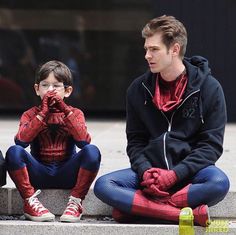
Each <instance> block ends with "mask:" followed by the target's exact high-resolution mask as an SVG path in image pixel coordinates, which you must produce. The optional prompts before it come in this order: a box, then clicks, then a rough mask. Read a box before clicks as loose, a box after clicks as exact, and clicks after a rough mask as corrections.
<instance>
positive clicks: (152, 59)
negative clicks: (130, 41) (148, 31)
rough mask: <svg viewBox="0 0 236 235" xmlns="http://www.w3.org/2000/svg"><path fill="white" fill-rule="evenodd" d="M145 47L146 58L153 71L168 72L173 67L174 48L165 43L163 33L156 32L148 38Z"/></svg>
mask: <svg viewBox="0 0 236 235" xmlns="http://www.w3.org/2000/svg"><path fill="white" fill-rule="evenodd" d="M144 49H145V50H146V54H145V59H146V60H147V62H148V65H149V68H150V70H151V72H152V73H161V72H166V71H168V70H169V69H171V64H172V60H173V57H172V48H170V49H169V50H168V49H167V47H166V46H165V45H164V43H163V42H162V36H161V33H155V34H154V35H153V36H151V37H148V38H146V39H145V43H144Z"/></svg>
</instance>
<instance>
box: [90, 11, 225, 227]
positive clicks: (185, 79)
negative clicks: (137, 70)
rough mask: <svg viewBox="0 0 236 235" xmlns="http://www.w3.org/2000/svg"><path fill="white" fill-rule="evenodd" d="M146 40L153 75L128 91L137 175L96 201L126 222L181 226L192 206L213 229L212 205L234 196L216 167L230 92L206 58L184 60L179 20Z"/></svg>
mask: <svg viewBox="0 0 236 235" xmlns="http://www.w3.org/2000/svg"><path fill="white" fill-rule="evenodd" d="M142 36H143V37H144V39H145V43H144V49H145V51H146V54H145V59H146V60H147V62H148V65H149V68H150V70H149V71H147V72H146V73H145V74H143V75H142V76H140V77H138V78H137V79H136V80H134V82H133V83H132V84H131V85H130V87H129V88H128V91H127V123H126V134H127V140H128V145H127V153H128V156H129V159H130V163H131V169H125V170H120V171H116V172H113V173H110V174H107V175H105V176H102V177H101V178H99V179H98V181H97V182H96V185H95V189H94V190H95V194H96V196H97V197H98V198H100V199H101V200H102V201H104V202H105V203H107V204H109V205H111V206H112V207H114V210H113V218H114V219H115V220H116V221H119V222H122V221H124V222H127V220H130V219H134V217H133V216H130V215H136V216H142V217H143V216H144V217H150V218H152V219H157V220H158V219H164V220H170V221H178V218H179V213H180V210H181V208H183V207H186V206H189V207H191V208H193V213H194V221H195V223H196V224H198V225H201V226H207V224H208V223H209V221H210V218H209V213H208V206H212V205H215V204H217V203H218V202H219V201H221V200H222V199H223V198H224V197H225V195H226V194H227V192H228V189H229V180H228V178H227V176H226V175H225V174H224V173H223V172H222V171H221V170H220V169H218V168H217V167H216V166H215V162H216V161H217V160H218V158H219V157H220V156H221V154H222V149H223V148H222V144H223V136H224V129H225V124H226V107H225V100H224V95H223V91H222V88H221V86H220V84H219V82H218V81H217V80H216V79H215V78H214V77H213V76H212V75H211V72H210V69H209V67H208V62H207V60H206V59H205V58H202V57H200V56H194V57H192V58H184V54H185V51H186V45H187V33H186V29H185V27H184V26H183V24H182V23H181V22H179V21H178V20H177V19H175V18H174V17H173V16H165V15H164V16H161V17H158V18H155V19H153V20H151V21H150V22H148V23H147V25H146V26H145V27H144V28H143V31H142ZM111 189H112V190H111Z"/></svg>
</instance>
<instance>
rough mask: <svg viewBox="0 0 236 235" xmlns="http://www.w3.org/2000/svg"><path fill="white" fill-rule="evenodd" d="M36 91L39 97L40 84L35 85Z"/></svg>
mask: <svg viewBox="0 0 236 235" xmlns="http://www.w3.org/2000/svg"><path fill="white" fill-rule="evenodd" d="M34 90H35V93H36V95H37V96H39V84H34Z"/></svg>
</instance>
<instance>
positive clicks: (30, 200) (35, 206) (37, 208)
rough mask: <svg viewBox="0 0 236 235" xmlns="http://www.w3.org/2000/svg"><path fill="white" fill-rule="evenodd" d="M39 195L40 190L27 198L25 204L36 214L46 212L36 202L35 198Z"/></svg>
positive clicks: (40, 204) (38, 202)
mask: <svg viewBox="0 0 236 235" xmlns="http://www.w3.org/2000/svg"><path fill="white" fill-rule="evenodd" d="M40 193H41V190H37V191H36V192H35V193H34V194H33V195H32V196H31V197H29V198H27V199H26V200H27V202H28V203H29V205H30V206H31V207H32V208H33V209H34V210H35V211H38V212H42V211H44V210H47V209H46V208H45V207H44V206H43V205H42V203H41V202H40V201H39V200H38V198H37V196H38V195H39V194H40Z"/></svg>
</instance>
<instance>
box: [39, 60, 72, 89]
mask: <svg viewBox="0 0 236 235" xmlns="http://www.w3.org/2000/svg"><path fill="white" fill-rule="evenodd" d="M51 72H53V74H54V76H55V78H56V79H57V80H58V82H63V84H64V85H65V86H72V85H73V78H72V74H71V71H70V69H69V68H68V67H67V66H66V65H65V64H63V63H62V62H60V61H57V60H51V61H48V62H46V63H45V64H43V65H41V66H39V68H38V70H37V72H36V77H35V84H39V83H40V82H41V81H43V80H44V79H46V78H47V77H48V75H49V74H50V73H51Z"/></svg>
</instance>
